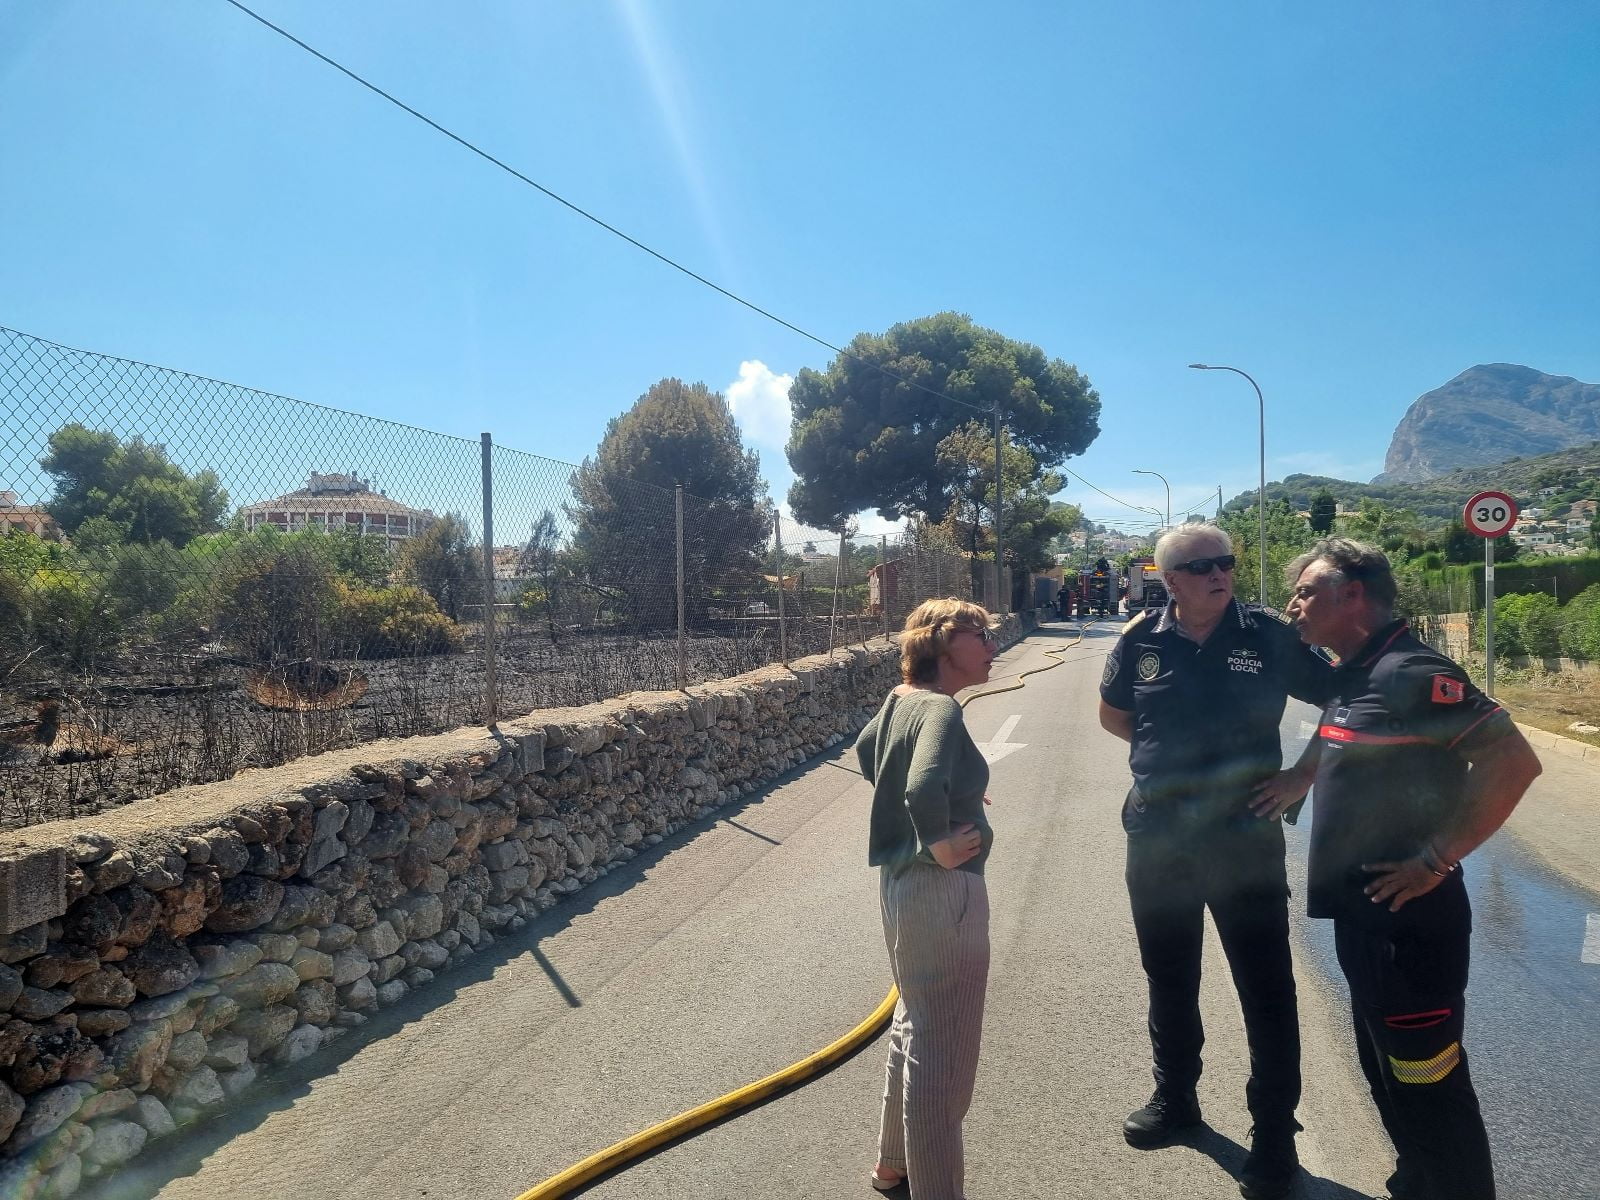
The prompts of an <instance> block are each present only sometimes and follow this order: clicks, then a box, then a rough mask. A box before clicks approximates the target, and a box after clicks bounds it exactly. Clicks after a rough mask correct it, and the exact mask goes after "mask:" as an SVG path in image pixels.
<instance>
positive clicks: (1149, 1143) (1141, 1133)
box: [1122, 1088, 1200, 1150]
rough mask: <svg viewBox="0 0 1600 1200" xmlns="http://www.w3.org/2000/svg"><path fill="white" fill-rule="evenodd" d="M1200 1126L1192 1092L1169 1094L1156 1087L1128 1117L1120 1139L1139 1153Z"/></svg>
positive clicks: (1198, 1105) (1123, 1124) (1198, 1111)
mask: <svg viewBox="0 0 1600 1200" xmlns="http://www.w3.org/2000/svg"><path fill="white" fill-rule="evenodd" d="M1198 1124H1200V1101H1199V1100H1198V1099H1197V1098H1196V1096H1195V1094H1194V1092H1193V1091H1187V1092H1169V1091H1166V1090H1165V1089H1163V1088H1157V1089H1156V1093H1155V1095H1153V1096H1151V1097H1150V1103H1149V1104H1146V1105H1145V1106H1144V1107H1143V1108H1141V1109H1139V1110H1138V1111H1136V1112H1131V1113H1129V1114H1128V1119H1127V1120H1126V1121H1124V1122H1123V1123H1122V1136H1123V1137H1125V1138H1127V1139H1128V1145H1130V1146H1137V1147H1139V1148H1140V1149H1141V1150H1146V1149H1149V1148H1151V1147H1153V1146H1159V1145H1162V1144H1163V1143H1164V1142H1168V1141H1171V1140H1172V1138H1174V1137H1175V1136H1177V1134H1179V1133H1180V1132H1182V1131H1183V1130H1185V1129H1190V1128H1192V1127H1194V1126H1196V1125H1198Z"/></svg>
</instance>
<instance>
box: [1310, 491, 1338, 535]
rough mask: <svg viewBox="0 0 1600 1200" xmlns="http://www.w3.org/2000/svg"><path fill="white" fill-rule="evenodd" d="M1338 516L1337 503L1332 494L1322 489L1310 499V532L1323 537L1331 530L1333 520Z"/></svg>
mask: <svg viewBox="0 0 1600 1200" xmlns="http://www.w3.org/2000/svg"><path fill="white" fill-rule="evenodd" d="M1338 514H1339V502H1338V501H1337V500H1335V499H1334V498H1333V493H1332V492H1330V491H1329V490H1328V489H1327V488H1323V489H1322V490H1321V491H1320V492H1318V493H1317V494H1316V495H1315V496H1313V497H1311V532H1312V533H1314V534H1316V535H1317V536H1318V537H1325V536H1327V534H1328V533H1330V532H1331V531H1332V530H1333V519H1334V517H1336V516H1338Z"/></svg>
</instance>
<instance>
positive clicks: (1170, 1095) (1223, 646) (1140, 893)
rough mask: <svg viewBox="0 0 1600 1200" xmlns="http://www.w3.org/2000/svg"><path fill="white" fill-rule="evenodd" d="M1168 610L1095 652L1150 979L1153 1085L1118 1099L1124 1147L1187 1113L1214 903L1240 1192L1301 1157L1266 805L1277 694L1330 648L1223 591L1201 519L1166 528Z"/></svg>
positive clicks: (1309, 691)
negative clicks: (1246, 1112)
mask: <svg viewBox="0 0 1600 1200" xmlns="http://www.w3.org/2000/svg"><path fill="white" fill-rule="evenodd" d="M1155 560H1156V565H1157V566H1158V567H1160V568H1161V571H1162V574H1163V578H1164V580H1165V582H1166V586H1167V593H1168V597H1169V599H1168V602H1167V605H1166V607H1165V608H1164V609H1147V610H1145V611H1144V612H1143V613H1141V614H1140V615H1139V616H1138V617H1136V618H1135V619H1134V620H1132V621H1130V622H1129V623H1128V624H1127V626H1125V627H1124V629H1123V631H1122V636H1121V637H1120V638H1119V639H1118V641H1117V644H1116V646H1115V648H1114V649H1113V650H1112V651H1111V654H1110V656H1109V657H1108V659H1107V661H1106V668H1105V674H1104V676H1103V677H1102V680H1101V687H1100V696H1101V702H1100V723H1101V725H1103V726H1104V727H1105V728H1106V729H1107V730H1109V731H1110V732H1112V733H1114V734H1116V735H1117V736H1118V737H1120V738H1122V739H1123V740H1125V741H1127V742H1129V744H1130V754H1129V765H1130V767H1131V768H1132V772H1133V787H1132V788H1131V789H1130V790H1129V792H1128V795H1127V798H1126V800H1125V801H1124V803H1123V808H1122V823H1123V827H1124V829H1126V831H1127V834H1128V854H1127V874H1126V877H1127V885H1128V896H1129V900H1130V902H1131V904H1132V908H1133V923H1134V931H1135V933H1136V935H1137V937H1138V941H1139V957H1140V961H1141V962H1142V964H1143V966H1144V970H1145V975H1146V977H1147V980H1148V983H1149V1030H1150V1043H1151V1051H1152V1057H1153V1059H1154V1074H1155V1083H1156V1087H1155V1093H1154V1095H1152V1096H1151V1098H1150V1101H1149V1103H1148V1104H1146V1105H1145V1106H1144V1107H1143V1108H1140V1109H1138V1110H1136V1111H1135V1112H1133V1113H1131V1114H1130V1115H1129V1116H1128V1118H1127V1120H1126V1121H1125V1122H1124V1124H1123V1135H1124V1137H1126V1139H1127V1140H1128V1142H1129V1143H1130V1144H1131V1145H1134V1146H1137V1147H1140V1148H1148V1147H1154V1146H1159V1145H1163V1144H1165V1143H1166V1142H1168V1141H1170V1140H1171V1139H1172V1138H1173V1137H1174V1136H1175V1135H1177V1134H1178V1133H1180V1132H1182V1131H1183V1130H1185V1129H1187V1128H1189V1127H1192V1126H1194V1125H1197V1124H1199V1122H1200V1105H1199V1101H1198V1100H1197V1098H1196V1095H1195V1085H1196V1083H1197V1082H1198V1080H1199V1078H1200V1065H1201V1064H1200V1048H1201V1045H1202V1043H1203V1042H1204V1040H1205V1034H1204V1030H1203V1028H1202V1026H1201V1022H1200V960H1201V942H1202V932H1203V927H1204V921H1205V913H1206V911H1207V910H1208V909H1209V910H1210V912H1211V916H1212V919H1213V921H1214V922H1215V924H1216V927H1217V933H1218V935H1219V936H1220V938H1221V940H1222V948H1223V950H1224V951H1225V953H1226V954H1227V957H1228V965H1229V968H1230V970H1231V972H1232V975H1233V980H1234V984H1235V987H1236V989H1237V990H1238V993H1239V1003H1240V1007H1241V1008H1242V1009H1243V1012H1244V1024H1245V1034H1246V1037H1247V1040H1248V1042H1249V1047H1250V1080H1249V1084H1248V1086H1247V1088H1246V1101H1247V1103H1248V1105H1249V1108H1250V1114H1251V1116H1252V1118H1253V1119H1254V1128H1253V1130H1252V1138H1251V1147H1250V1154H1249V1157H1248V1158H1247V1159H1246V1160H1245V1163H1244V1167H1243V1170H1242V1172H1241V1174H1240V1179H1239V1190H1240V1192H1241V1193H1242V1194H1243V1195H1244V1196H1246V1197H1248V1198H1249V1200H1271V1198H1275V1197H1278V1196H1282V1195H1284V1194H1285V1193H1287V1192H1288V1190H1289V1189H1290V1187H1291V1186H1292V1185H1293V1182H1294V1179H1295V1177H1296V1175H1297V1174H1298V1172H1299V1158H1298V1155H1297V1153H1296V1150H1295V1141H1294V1139H1295V1134H1296V1133H1297V1132H1299V1131H1300V1128H1301V1127H1300V1125H1299V1124H1298V1123H1297V1122H1296V1120H1295V1107H1296V1105H1297V1104H1298V1103H1299V1100H1300V1028H1299V1017H1298V1012H1297V1008H1296V998H1295V985H1294V971H1293V967H1292V964H1291V961H1290V955H1289V906H1288V896H1289V888H1288V881H1287V877H1286V874H1285V870H1284V841H1283V828H1282V825H1281V823H1280V822H1279V821H1278V819H1277V818H1278V817H1279V815H1280V814H1281V813H1283V812H1284V811H1285V810H1286V809H1288V807H1289V805H1290V804H1291V803H1292V802H1293V801H1295V800H1298V799H1299V798H1301V797H1303V796H1304V795H1305V792H1306V788H1307V786H1308V784H1309V780H1310V775H1309V771H1310V764H1309V763H1301V764H1296V766H1295V767H1294V768H1292V769H1290V770H1287V771H1285V770H1281V769H1280V768H1281V767H1282V763H1283V750H1282V747H1281V745H1280V743H1279V740H1278V724H1279V722H1280V721H1281V719H1282V717H1283V710H1284V705H1285V698H1286V697H1287V696H1290V695H1293V696H1296V697H1298V698H1299V699H1301V700H1304V701H1306V702H1308V703H1314V704H1318V705H1320V704H1321V703H1322V702H1323V701H1324V700H1325V699H1326V698H1327V696H1328V694H1329V691H1330V688H1331V686H1332V679H1333V668H1332V665H1331V664H1330V663H1329V662H1328V660H1327V659H1326V658H1325V657H1323V656H1322V655H1320V654H1318V653H1317V652H1316V651H1315V650H1313V649H1312V648H1311V647H1310V646H1307V645H1305V644H1303V643H1302V642H1301V641H1300V639H1299V638H1298V637H1296V636H1295V633H1294V631H1293V630H1292V629H1291V628H1289V626H1288V625H1287V624H1286V622H1285V621H1284V619H1283V618H1282V617H1281V616H1280V615H1279V614H1277V613H1274V612H1272V611H1271V610H1267V609H1262V608H1259V607H1256V606H1254V605H1245V604H1242V603H1240V602H1239V601H1238V600H1236V599H1235V598H1234V595H1233V568H1234V561H1235V560H1234V555H1233V544H1232V541H1231V540H1230V539H1229V537H1228V535H1227V533H1226V532H1224V531H1223V530H1221V529H1218V528H1217V527H1216V526H1214V525H1185V526H1182V527H1180V528H1178V529H1174V530H1171V531H1169V532H1167V533H1165V534H1163V535H1162V536H1161V539H1160V540H1159V541H1158V542H1157V543H1156V549H1155Z"/></svg>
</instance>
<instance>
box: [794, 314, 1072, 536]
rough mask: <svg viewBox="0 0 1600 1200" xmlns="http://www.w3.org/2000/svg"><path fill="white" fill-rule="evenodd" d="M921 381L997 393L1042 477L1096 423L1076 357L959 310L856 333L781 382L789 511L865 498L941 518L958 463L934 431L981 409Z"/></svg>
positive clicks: (813, 510)
mask: <svg viewBox="0 0 1600 1200" xmlns="http://www.w3.org/2000/svg"><path fill="white" fill-rule="evenodd" d="M886 372H887V373H886ZM901 380H907V381H909V382H901ZM913 384H920V385H921V387H920V388H919V387H916V386H913ZM922 388H931V389H933V390H934V391H936V392H941V393H943V394H945V395H948V396H952V397H954V398H955V399H956V400H959V401H962V402H964V405H973V406H976V407H977V408H979V409H983V410H989V409H992V408H993V406H994V405H995V404H996V403H998V404H999V405H1000V408H1001V414H1002V419H1003V421H1004V423H1005V426H1006V430H1007V432H1008V433H1009V435H1010V438H1011V440H1012V441H1013V442H1014V443H1015V444H1016V445H1017V446H1018V447H1020V448H1021V449H1023V450H1025V451H1027V453H1028V454H1029V455H1030V456H1031V457H1032V459H1033V462H1034V464H1035V466H1034V470H1035V472H1036V473H1037V474H1038V475H1039V477H1041V478H1042V476H1043V473H1044V472H1046V471H1049V470H1052V469H1054V468H1055V467H1058V466H1060V465H1061V464H1062V463H1063V462H1065V461H1066V459H1067V458H1068V457H1069V456H1071V455H1073V454H1079V453H1082V452H1083V450H1085V449H1086V448H1087V447H1088V445H1089V443H1090V442H1092V441H1093V440H1094V439H1095V437H1096V435H1097V434H1098V433H1099V432H1100V426H1099V415H1100V398H1099V396H1098V395H1096V394H1095V391H1094V389H1093V388H1092V387H1090V386H1089V382H1088V380H1087V379H1085V378H1084V377H1083V375H1081V374H1080V373H1079V371H1078V369H1077V368H1076V367H1074V366H1071V365H1069V364H1067V363H1065V362H1062V361H1061V360H1060V359H1052V358H1048V357H1046V355H1045V353H1044V351H1043V350H1041V349H1039V347H1037V346H1033V345H1029V344H1028V343H1026V342H1018V341H1013V340H1012V339H1010V338H1007V337H1003V336H1002V335H1001V334H999V333H996V332H995V331H994V330H992V329H984V328H982V327H981V326H978V325H974V324H973V322H972V320H971V318H969V317H966V316H964V315H962V314H960V313H949V312H947V313H940V314H938V315H937V316H932V317H924V318H922V319H920V320H916V321H908V322H905V323H904V324H900V325H895V326H893V327H892V328H891V329H889V330H888V331H887V332H886V333H883V334H867V333H862V334H858V335H857V336H856V337H855V338H854V339H853V340H852V341H851V343H850V346H849V353H848V354H841V355H839V356H838V357H836V358H835V359H834V360H833V362H831V363H830V364H829V365H828V368H827V370H826V371H814V370H810V369H804V370H802V371H800V373H799V374H798V375H797V376H796V377H795V381H794V384H793V385H792V386H791V387H790V389H789V403H790V407H791V409H792V411H793V425H792V426H791V430H790V435H789V445H788V456H789V464H790V466H791V467H793V468H794V473H795V477H796V478H795V483H794V485H793V486H792V487H791V488H790V489H789V505H790V508H791V509H792V511H793V512H794V514H795V517H796V518H797V519H799V520H800V521H802V522H804V523H806V524H808V525H818V526H822V527H825V528H833V527H837V526H838V525H839V524H840V523H841V522H842V521H843V520H845V518H847V517H848V516H849V515H850V514H851V513H854V512H857V511H859V510H861V509H865V508H875V509H877V510H878V512H879V513H880V514H881V515H883V516H885V517H889V518H895V517H905V516H911V515H914V514H915V515H919V516H921V517H923V518H925V519H926V520H928V521H929V522H930V523H934V524H937V523H939V522H940V521H943V520H944V518H945V517H946V515H947V514H948V513H949V512H950V509H951V506H952V505H953V504H954V503H955V502H956V499H957V491H958V487H959V480H958V478H957V470H958V468H957V466H956V464H954V463H951V462H949V461H946V462H944V463H941V462H940V459H939V456H938V447H939V443H940V442H942V441H943V440H944V439H945V438H946V437H948V436H950V435H951V434H952V433H954V432H956V431H957V430H959V429H961V428H962V427H964V426H966V425H968V424H969V423H970V422H973V421H975V420H985V418H984V417H982V416H980V415H977V414H974V412H973V410H972V408H970V407H965V406H964V405H963V404H956V403H951V402H950V401H949V400H942V399H940V398H939V397H938V396H935V395H931V394H929V392H927V391H923V390H921V389H922ZM991 462H992V459H991Z"/></svg>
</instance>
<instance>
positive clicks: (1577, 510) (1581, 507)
mask: <svg viewBox="0 0 1600 1200" xmlns="http://www.w3.org/2000/svg"><path fill="white" fill-rule="evenodd" d="M1597 509H1600V500H1576V501H1574V502H1573V505H1572V507H1571V508H1570V509H1568V510H1567V516H1569V517H1588V518H1589V519H1591V520H1593V519H1594V514H1595V511H1596V510H1597Z"/></svg>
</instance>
